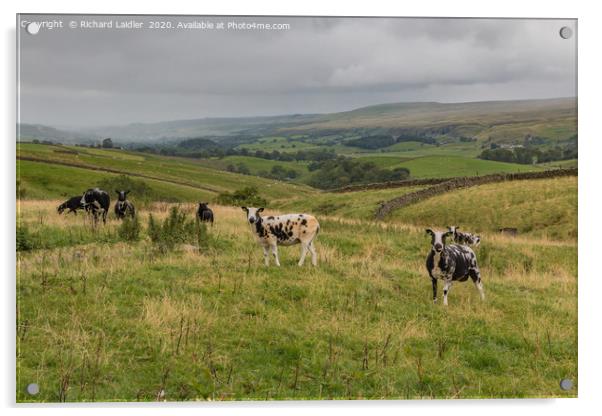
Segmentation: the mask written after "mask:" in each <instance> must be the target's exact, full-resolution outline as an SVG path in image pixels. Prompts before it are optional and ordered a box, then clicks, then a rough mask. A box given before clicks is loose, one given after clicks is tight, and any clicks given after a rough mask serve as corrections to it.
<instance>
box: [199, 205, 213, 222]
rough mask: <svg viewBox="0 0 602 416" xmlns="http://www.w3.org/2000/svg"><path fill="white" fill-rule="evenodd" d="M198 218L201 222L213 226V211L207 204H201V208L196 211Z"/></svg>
mask: <svg viewBox="0 0 602 416" xmlns="http://www.w3.org/2000/svg"><path fill="white" fill-rule="evenodd" d="M196 216H197V218H198V219H199V221H201V222H210V223H211V225H213V211H212V210H211V208H209V206H208V205H207V203H206V202H199V208H198V209H197V211H196Z"/></svg>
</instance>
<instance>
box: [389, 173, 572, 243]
mask: <svg viewBox="0 0 602 416" xmlns="http://www.w3.org/2000/svg"><path fill="white" fill-rule="evenodd" d="M400 195H401V193H400ZM387 220H388V221H391V222H402V223H405V224H414V225H416V226H424V227H430V226H436V227H439V228H444V227H446V226H448V225H458V226H461V227H462V228H463V229H465V230H466V231H468V232H480V233H489V234H492V233H497V231H498V229H499V228H502V227H512V228H517V229H518V232H519V235H520V234H527V235H529V236H534V237H541V238H547V239H553V240H572V241H576V239H577V177H566V178H555V179H541V180H540V179H538V180H530V181H516V182H503V183H494V184H487V185H480V186H475V187H473V188H468V189H461V190H457V191H454V192H449V193H446V194H443V195H439V196H435V197H432V198H429V199H427V200H425V201H422V202H418V203H416V204H413V205H409V206H407V207H403V208H400V209H398V210H395V211H393V212H392V213H391V214H390V217H389V218H388V219H387Z"/></svg>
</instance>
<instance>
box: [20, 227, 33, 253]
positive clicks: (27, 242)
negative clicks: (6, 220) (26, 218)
mask: <svg viewBox="0 0 602 416" xmlns="http://www.w3.org/2000/svg"><path fill="white" fill-rule="evenodd" d="M33 246H34V243H33V238H32V235H31V234H30V233H29V229H28V228H27V226H26V225H17V251H29V250H33Z"/></svg>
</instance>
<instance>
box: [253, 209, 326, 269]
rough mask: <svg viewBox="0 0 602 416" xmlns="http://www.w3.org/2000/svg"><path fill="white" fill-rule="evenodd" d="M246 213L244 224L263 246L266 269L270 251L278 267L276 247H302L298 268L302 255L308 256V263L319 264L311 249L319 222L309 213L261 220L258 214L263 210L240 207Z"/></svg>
mask: <svg viewBox="0 0 602 416" xmlns="http://www.w3.org/2000/svg"><path fill="white" fill-rule="evenodd" d="M241 208H242V210H243V211H245V212H246V213H247V221H248V222H249V224H250V225H251V230H252V231H253V234H254V235H255V237H256V238H257V241H258V242H259V244H261V246H262V247H263V259H264V262H265V265H266V266H269V265H270V256H269V250H271V251H272V254H273V255H274V261H275V262H276V265H277V266H280V260H279V259H278V245H283V246H290V245H293V244H299V243H300V244H301V258H300V259H299V263H298V264H299V266H303V263H304V261H305V256H306V254H307V252H308V251H309V252H310V253H311V263H312V264H313V265H314V266H316V265H317V264H318V256H317V254H316V249H315V247H314V240H315V238H316V236H317V235H318V232H319V231H320V224H318V220H316V218H315V217H314V216H312V215H309V214H286V215H280V216H269V217H266V218H263V217H261V216H260V213H261V212H262V211H263V208H247V207H241Z"/></svg>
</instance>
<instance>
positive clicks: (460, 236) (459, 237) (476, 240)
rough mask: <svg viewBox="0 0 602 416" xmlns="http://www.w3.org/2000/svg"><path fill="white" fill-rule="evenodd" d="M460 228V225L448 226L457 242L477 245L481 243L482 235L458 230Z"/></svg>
mask: <svg viewBox="0 0 602 416" xmlns="http://www.w3.org/2000/svg"><path fill="white" fill-rule="evenodd" d="M459 228H460V227H457V226H455V225H450V226H448V227H447V229H448V230H449V231H451V232H452V233H453V235H454V242H455V243H457V244H462V245H466V246H475V247H478V246H479V244H481V236H479V235H475V234H472V233H465V232H460V231H458V229H459Z"/></svg>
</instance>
